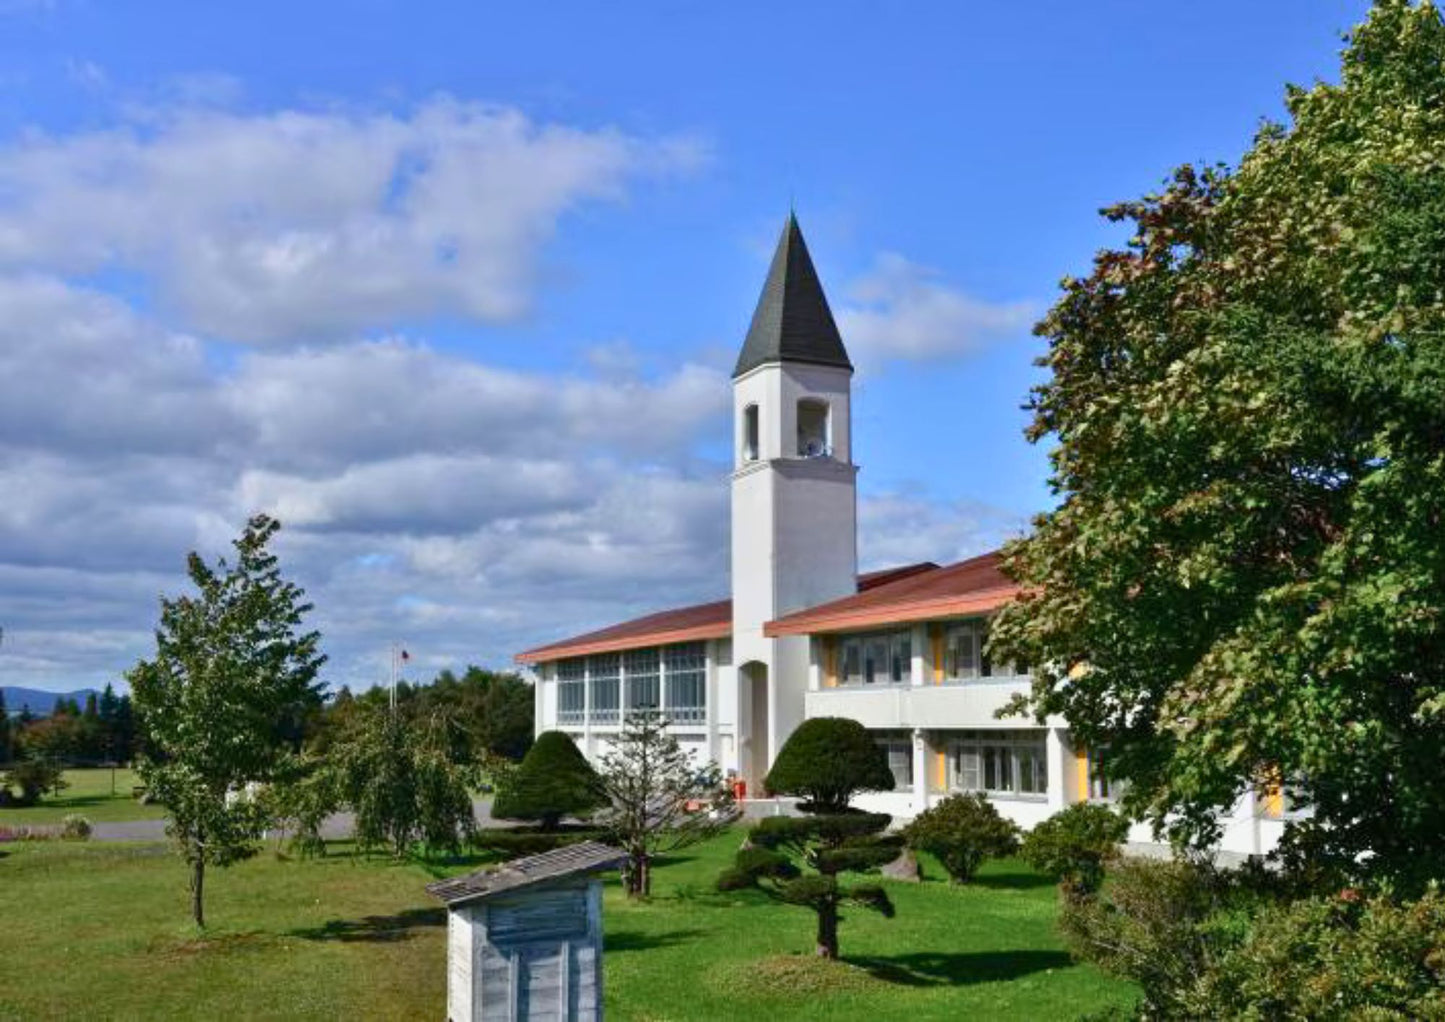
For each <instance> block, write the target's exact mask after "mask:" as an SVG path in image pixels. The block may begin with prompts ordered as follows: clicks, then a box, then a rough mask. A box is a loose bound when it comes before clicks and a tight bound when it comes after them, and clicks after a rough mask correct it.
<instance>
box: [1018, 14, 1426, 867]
mask: <svg viewBox="0 0 1445 1022" xmlns="http://www.w3.org/2000/svg"><path fill="white" fill-rule="evenodd" d="M1286 100H1287V106H1288V110H1289V114H1290V118H1291V120H1290V123H1289V124H1287V125H1274V124H1267V125H1265V126H1264V127H1263V128H1262V129H1261V130H1260V132H1259V134H1258V135H1257V137H1256V138H1255V141H1254V144H1253V146H1252V148H1250V150H1249V151H1248V152H1247V153H1246V154H1245V155H1244V157H1243V158H1242V160H1240V162H1239V164H1238V165H1237V166H1236V167H1232V168H1231V167H1223V166H1221V167H1212V168H1209V169H1205V170H1198V169H1195V168H1192V167H1183V168H1181V169H1180V170H1178V171H1177V172H1176V173H1175V174H1174V176H1173V179H1172V180H1171V181H1170V182H1169V183H1168V185H1167V187H1166V188H1165V189H1164V190H1163V191H1162V192H1161V193H1159V194H1157V195H1150V196H1146V197H1145V198H1143V199H1141V200H1139V201H1136V202H1127V203H1123V204H1121V205H1118V206H1116V207H1113V208H1112V209H1109V210H1106V211H1105V212H1106V215H1107V216H1108V218H1109V219H1111V220H1113V221H1118V222H1123V223H1126V224H1128V225H1130V227H1131V230H1132V238H1131V239H1130V241H1129V243H1128V244H1127V245H1126V246H1125V247H1123V248H1121V249H1118V250H1111V251H1106V252H1103V253H1101V254H1100V255H1099V256H1098V257H1097V259H1096V261H1095V264H1094V267H1093V270H1092V272H1091V273H1090V274H1089V275H1088V276H1087V277H1085V278H1083V279H1077V280H1066V281H1065V282H1064V294H1063V296H1062V297H1061V298H1060V299H1059V301H1058V303H1057V304H1056V305H1055V306H1054V307H1053V309H1052V310H1051V311H1050V312H1049V313H1048V315H1047V316H1046V317H1045V319H1044V320H1043V321H1042V323H1041V324H1040V325H1039V327H1038V332H1039V333H1040V334H1041V335H1043V336H1044V337H1047V338H1048V340H1049V350H1048V354H1047V355H1046V356H1045V357H1044V359H1043V362H1042V364H1043V365H1044V366H1045V367H1046V368H1047V369H1048V371H1049V373H1050V376H1049V378H1048V380H1047V382H1045V383H1044V384H1043V385H1042V386H1040V387H1039V388H1038V389H1037V390H1036V391H1035V392H1034V395H1033V398H1032V409H1033V413H1034V420H1033V423H1032V425H1031V427H1030V429H1029V436H1030V437H1031V438H1032V439H1033V440H1035V441H1039V440H1042V439H1044V438H1052V439H1053V440H1054V441H1055V442H1056V446H1055V448H1054V450H1053V452H1052V455H1051V457H1052V462H1053V477H1052V482H1053V486H1054V489H1055V491H1056V493H1057V494H1058V497H1059V504H1058V507H1057V509H1056V510H1055V511H1052V512H1050V513H1049V514H1046V515H1044V516H1042V517H1041V518H1039V519H1038V520H1037V521H1036V524H1035V528H1034V530H1033V533H1032V535H1030V536H1029V537H1027V538H1025V539H1022V540H1020V541H1018V542H1016V543H1014V544H1012V545H1011V546H1010V547H1009V548H1008V549H1007V552H1006V569H1007V570H1008V571H1009V572H1010V573H1011V574H1012V575H1013V576H1014V577H1015V578H1016V579H1017V580H1018V581H1019V582H1020V583H1022V586H1023V595H1022V596H1021V597H1020V598H1019V600H1018V601H1017V602H1016V603H1015V604H1014V605H1013V606H1012V607H1011V608H1009V609H1008V610H1006V611H1005V612H1004V613H1003V614H1002V617H1001V620H999V621H998V622H997V624H996V627H995V628H994V630H993V636H994V643H995V645H996V647H997V648H996V649H995V655H998V656H1002V657H1007V658H1013V659H1017V660H1023V661H1026V662H1028V663H1031V664H1036V665H1040V666H1039V667H1038V669H1036V671H1035V673H1034V687H1033V692H1032V700H1031V702H1032V707H1033V709H1034V710H1035V711H1036V712H1037V713H1038V714H1039V715H1040V718H1041V719H1042V716H1043V715H1046V714H1063V715H1065V716H1066V717H1067V718H1068V720H1069V723H1070V726H1071V728H1072V729H1073V732H1074V735H1075V737H1076V738H1077V739H1079V740H1081V741H1082V742H1084V743H1085V744H1087V745H1089V746H1091V747H1095V748H1107V751H1108V754H1107V758H1106V759H1105V760H1104V769H1105V772H1106V773H1107V774H1109V775H1110V776H1111V777H1113V778H1117V779H1123V780H1126V781H1128V787H1127V792H1126V794H1125V795H1124V805H1125V808H1126V809H1127V810H1128V811H1129V812H1130V813H1131V814H1133V815H1139V816H1143V817H1145V818H1148V819H1151V820H1152V821H1154V822H1155V824H1156V825H1158V826H1159V827H1161V828H1166V829H1168V830H1169V831H1171V832H1172V833H1173V835H1174V836H1175V837H1176V838H1178V839H1180V840H1182V841H1186V842H1191V843H1194V844H1199V845H1206V844H1209V843H1211V842H1213V841H1214V840H1215V839H1217V837H1218V835H1219V832H1220V831H1219V827H1220V824H1219V815H1218V814H1219V811H1220V810H1223V809H1226V808H1228V807H1230V806H1231V805H1232V804H1234V803H1235V801H1236V800H1237V799H1238V798H1239V797H1240V796H1241V795H1242V794H1244V793H1246V792H1248V791H1249V790H1250V789H1251V788H1253V787H1255V786H1258V785H1275V784H1278V783H1279V782H1280V781H1283V782H1285V783H1286V784H1287V785H1288V786H1289V788H1290V791H1291V793H1292V795H1293V797H1294V799H1295V800H1296V803H1297V804H1298V805H1300V806H1308V807H1309V808H1311V809H1312V810H1313V816H1312V819H1311V820H1309V821H1308V822H1307V821H1305V820H1292V821H1290V822H1289V823H1288V824H1287V838H1286V843H1287V845H1288V846H1289V847H1291V848H1293V849H1295V850H1297V851H1300V852H1302V853H1305V855H1306V856H1307V857H1308V858H1310V859H1312V860H1313V861H1314V862H1316V863H1319V862H1321V861H1328V862H1331V863H1333V864H1335V865H1336V866H1338V867H1339V868H1340V869H1341V870H1344V871H1347V872H1370V873H1376V874H1381V875H1386V876H1391V877H1394V878H1396V879H1398V880H1401V881H1406V882H1410V883H1417V882H1419V881H1421V880H1422V879H1423V878H1424V877H1425V876H1426V875H1429V874H1432V873H1434V874H1438V873H1439V872H1441V869H1442V865H1441V864H1442V863H1445V785H1442V784H1441V783H1440V778H1441V777H1442V776H1445V25H1442V22H1441V17H1440V14H1439V12H1438V11H1437V10H1436V8H1435V7H1434V6H1433V5H1432V4H1430V3H1420V4H1418V5H1412V4H1409V3H1406V2H1404V0H1380V2H1379V3H1377V4H1376V6H1375V8H1374V9H1373V11H1372V12H1371V14H1370V16H1369V18H1368V20H1367V21H1366V23H1365V24H1363V25H1362V26H1360V27H1359V28H1358V29H1357V30H1356V31H1355V32H1354V33H1353V35H1352V36H1351V37H1350V39H1349V43H1348V48H1347V49H1346V50H1345V51H1344V62H1343V68H1342V72H1341V77H1340V81H1339V83H1338V84H1325V83H1321V84H1317V85H1315V86H1313V87H1312V88H1308V89H1302V88H1291V89H1290V90H1288V93H1287V96H1286Z"/></svg>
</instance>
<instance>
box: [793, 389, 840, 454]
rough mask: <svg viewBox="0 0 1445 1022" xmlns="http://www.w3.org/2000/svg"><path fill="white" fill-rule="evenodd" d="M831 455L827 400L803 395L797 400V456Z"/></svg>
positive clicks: (831, 446)
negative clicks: (803, 396)
mask: <svg viewBox="0 0 1445 1022" xmlns="http://www.w3.org/2000/svg"><path fill="white" fill-rule="evenodd" d="M832 456H833V444H832V438H831V437H830V436H829V435H828V402H826V401H820V400H818V399H817V398H814V397H805V398H803V399H801V400H800V401H799V402H798V457H800V458H831V457H832Z"/></svg>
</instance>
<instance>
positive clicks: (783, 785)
mask: <svg viewBox="0 0 1445 1022" xmlns="http://www.w3.org/2000/svg"><path fill="white" fill-rule="evenodd" d="M763 783H764V784H765V785H766V786H767V789H768V790H769V791H771V792H773V793H775V794H779V795H797V796H799V797H801V798H802V799H803V800H804V805H803V806H802V807H801V808H803V809H804V811H814V812H844V811H846V810H847V808H848V802H849V800H850V799H851V798H852V797H853V796H854V795H855V794H857V793H858V792H863V791H892V790H893V772H892V771H891V770H889V769H888V759H887V757H886V756H884V755H883V753H882V752H881V751H880V750H879V748H878V746H877V744H876V743H875V742H874V741H873V739H872V737H870V736H869V734H868V729H867V728H865V727H864V726H863V725H862V724H860V723H858V722H857V721H856V720H849V719H847V718H844V717H814V718H813V719H811V720H805V721H803V723H802V724H800V725H799V726H798V728H797V730H795V731H794V732H793V733H792V734H791V735H790V736H789V737H788V740H787V741H786V742H784V743H783V747H782V749H781V750H779V752H778V758H777V759H776V760H774V761H773V768H772V769H771V770H769V771H768V776H767V779H766V780H765V781H764V782H763Z"/></svg>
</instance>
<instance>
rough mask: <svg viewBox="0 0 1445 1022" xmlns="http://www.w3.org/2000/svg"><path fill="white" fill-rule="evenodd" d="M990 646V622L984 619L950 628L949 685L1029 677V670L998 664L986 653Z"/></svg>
mask: <svg viewBox="0 0 1445 1022" xmlns="http://www.w3.org/2000/svg"><path fill="white" fill-rule="evenodd" d="M987 644H988V622H987V621H985V620H984V619H983V618H974V619H972V620H970V621H960V622H958V623H957V624H953V625H949V627H948V630H947V631H946V632H945V633H944V646H943V674H944V677H946V678H947V679H948V680H949V681H969V680H971V679H975V678H1010V677H1014V676H1016V675H1021V674H1027V673H1028V668H1027V667H1023V666H1021V665H1015V664H1008V663H1004V664H995V663H993V662H991V661H990V660H989V658H988V655H987V654H986V653H985V652H984V648H985V646H987Z"/></svg>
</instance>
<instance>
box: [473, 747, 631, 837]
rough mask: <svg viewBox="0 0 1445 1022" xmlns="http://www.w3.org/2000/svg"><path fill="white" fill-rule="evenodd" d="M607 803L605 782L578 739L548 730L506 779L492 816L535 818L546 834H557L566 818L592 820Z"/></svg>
mask: <svg viewBox="0 0 1445 1022" xmlns="http://www.w3.org/2000/svg"><path fill="white" fill-rule="evenodd" d="M606 804H607V796H606V795H605V794H603V791H602V781H601V778H599V777H598V776H597V771H595V770H594V769H592V764H590V763H588V762H587V758H586V757H585V756H583V755H582V753H581V752H580V751H579V750H578V748H577V746H576V745H575V744H574V743H573V741H572V739H571V738H569V737H567V735H565V734H563V733H562V732H561V731H544V732H542V734H540V735H538V736H537V741H536V742H535V743H534V744H533V746H532V747H531V748H530V749H529V750H527V755H526V756H524V757H522V762H521V763H520V764H519V765H518V766H517V767H516V768H515V769H514V770H512V771H510V772H509V773H508V774H506V775H504V776H503V778H502V779H501V783H500V784H499V786H498V789H497V794H496V798H495V799H494V801H493V802H492V815H493V816H494V817H496V818H497V819H500V820H535V821H537V822H538V823H539V824H540V825H541V827H542V829H543V830H556V829H557V825H558V824H559V823H560V822H561V820H562V817H564V816H581V817H587V816H590V815H591V814H592V813H593V812H595V811H596V810H598V809H601V808H602V807H603V806H605V805H606Z"/></svg>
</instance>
